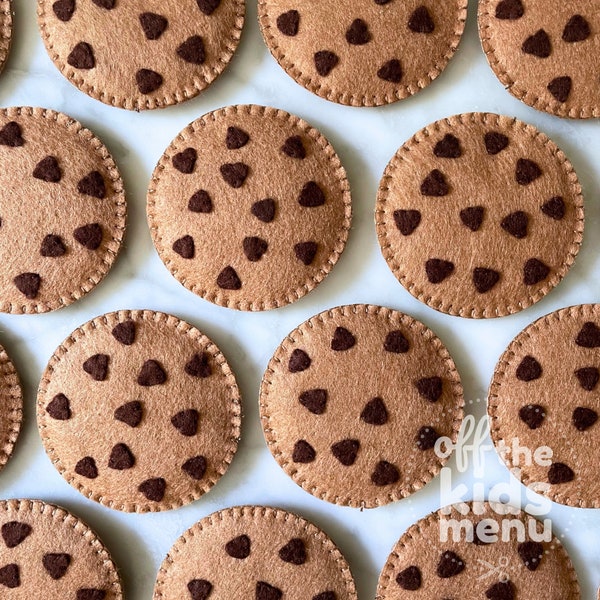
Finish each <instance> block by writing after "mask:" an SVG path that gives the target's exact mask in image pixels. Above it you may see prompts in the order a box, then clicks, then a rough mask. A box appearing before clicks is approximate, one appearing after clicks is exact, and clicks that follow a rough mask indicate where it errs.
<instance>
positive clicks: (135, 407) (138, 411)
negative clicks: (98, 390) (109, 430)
mask: <svg viewBox="0 0 600 600" xmlns="http://www.w3.org/2000/svg"><path fill="white" fill-rule="evenodd" d="M143 413H144V409H143V406H142V403H141V402H139V401H138V400H133V401H132V402H127V403H126V404H123V405H121V406H119V408H117V409H116V410H115V419H116V420H117V421H121V422H122V423H125V424H126V425H129V427H137V426H138V425H139V424H140V423H141V422H142V417H143Z"/></svg>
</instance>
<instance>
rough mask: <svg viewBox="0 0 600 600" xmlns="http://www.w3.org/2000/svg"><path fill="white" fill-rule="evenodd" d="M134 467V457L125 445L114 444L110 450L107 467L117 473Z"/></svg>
mask: <svg viewBox="0 0 600 600" xmlns="http://www.w3.org/2000/svg"><path fill="white" fill-rule="evenodd" d="M134 465H135V456H133V452H131V450H130V449H129V446H127V444H116V445H115V446H114V447H113V449H112V450H111V453H110V457H109V459H108V467H109V468H110V469H115V470H117V471H124V470H126V469H131V468H133V466H134Z"/></svg>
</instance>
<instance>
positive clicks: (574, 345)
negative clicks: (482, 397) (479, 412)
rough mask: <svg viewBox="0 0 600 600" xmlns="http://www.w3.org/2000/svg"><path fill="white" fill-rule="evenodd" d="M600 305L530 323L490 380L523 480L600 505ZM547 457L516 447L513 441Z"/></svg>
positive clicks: (505, 440)
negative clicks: (542, 451)
mask: <svg viewBox="0 0 600 600" xmlns="http://www.w3.org/2000/svg"><path fill="white" fill-rule="evenodd" d="M599 381H600V305H599V304H586V305H580V306H572V307H570V308H564V309H562V310H559V311H557V312H554V313H551V314H549V315H546V316H545V317H543V318H541V319H539V320H537V321H536V322H535V323H533V324H532V325H529V326H528V327H526V328H525V329H524V330H523V331H522V332H521V333H520V334H519V335H518V336H517V337H516V338H515V339H514V340H513V341H512V342H511V343H510V345H509V347H508V348H507V350H506V351H505V352H504V354H503V355H502V357H501V358H500V361H499V362H498V365H497V366H496V372H495V373H494V378H493V380H492V384H491V386H490V392H489V399H488V412H489V416H490V420H491V423H490V427H491V434H492V439H493V440H494V443H495V444H496V449H497V450H498V451H499V452H500V454H501V456H502V458H503V459H504V460H505V461H506V463H507V464H508V465H509V466H511V467H516V468H517V469H518V470H519V472H520V478H521V481H523V483H524V484H526V485H530V486H533V487H534V489H536V490H537V491H538V492H539V493H542V494H544V495H546V496H547V497H548V498H550V499H551V500H553V501H555V502H560V503H561V504H567V505H569V506H576V507H580V508H600V467H599V466H598V461H597V460H596V449H597V448H598V446H599V445H600V423H599V422H598V416H599V414H600V385H599ZM515 438H518V440H519V445H520V446H521V447H524V448H526V449H528V450H529V451H531V452H532V453H534V452H536V450H538V449H539V448H544V449H545V451H546V454H548V455H549V457H548V456H547V457H545V459H547V460H544V461H539V460H535V457H534V459H532V460H527V459H526V457H525V458H524V457H523V456H517V455H514V456H513V454H512V452H513V440H514V439H515Z"/></svg>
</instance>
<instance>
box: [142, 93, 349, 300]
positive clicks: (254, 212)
mask: <svg viewBox="0 0 600 600" xmlns="http://www.w3.org/2000/svg"><path fill="white" fill-rule="evenodd" d="M351 213H352V209H351V201H350V189H349V185H348V180H347V179H346V172H345V171H344V168H343V167H342V165H341V163H340V161H339V158H338V156H337V154H336V153H335V150H334V149H333V148H332V146H331V145H330V144H329V142H328V141H327V140H326V139H325V138H324V137H323V135H321V134H320V133H319V132H318V131H317V130H316V129H314V128H313V127H311V126H310V125H309V124H308V123H306V122H305V121H303V120H302V119H300V118H298V117H295V116H293V115H290V114H288V113H286V112H284V111H282V110H278V109H275V108H267V107H264V106H255V105H244V106H230V107H227V108H223V109H220V110H217V111H214V112H211V113H209V114H207V115H205V116H203V117H202V118H201V119H198V120H197V121H194V122H193V123H191V124H190V125H189V126H188V127H186V129H184V130H183V131H182V132H181V133H180V134H179V135H178V136H177V138H175V140H174V141H173V142H172V144H171V145H170V146H169V148H167V150H166V152H165V154H164V155H163V156H162V158H161V159H160V161H159V163H158V165H157V167H156V169H155V170H154V174H153V176H152V182H151V183H150V189H149V191H148V222H149V225H150V230H151V232H152V236H153V238H154V243H155V245H156V248H157V250H158V254H159V255H160V257H161V258H162V260H163V262H164V263H165V265H166V266H167V268H168V269H169V271H171V273H172V275H173V276H174V277H175V278H176V279H177V280H178V281H179V282H180V283H181V284H182V285H184V286H185V287H186V288H188V289H189V290H191V291H192V292H195V293H196V294H198V295H199V296H202V297H203V298H205V299H206V300H209V301H211V302H214V303H215V304H220V305H221V306H226V307H229V308H236V309H240V310H267V309H272V308H278V307H280V306H283V305H285V304H289V303H290V302H294V301H295V300H298V299H299V298H301V297H302V296H304V295H305V294H307V293H308V292H310V291H311V290H312V289H313V288H315V287H316V286H317V284H319V283H320V282H321V281H322V280H323V279H324V278H325V276H326V275H327V274H328V273H329V272H330V271H331V269H332V268H333V267H334V265H335V264H336V262H337V261H338V259H339V257H340V254H341V253H342V251H343V249H344V247H345V244H346V240H347V238H348V233H349V231H350V221H351Z"/></svg>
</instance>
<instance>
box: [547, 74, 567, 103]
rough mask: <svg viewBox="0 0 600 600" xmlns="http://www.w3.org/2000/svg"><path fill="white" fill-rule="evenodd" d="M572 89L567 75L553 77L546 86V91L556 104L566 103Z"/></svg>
mask: <svg viewBox="0 0 600 600" xmlns="http://www.w3.org/2000/svg"><path fill="white" fill-rule="evenodd" d="M572 87H573V80H572V79H571V78H570V77H569V76H568V75H565V76H563V77H555V78H554V79H553V80H552V81H551V82H550V83H549V84H548V86H547V88H548V91H549V92H550V93H551V94H552V95H553V96H554V97H555V98H556V100H558V102H566V101H567V100H568V99H569V95H570V94H571V88H572Z"/></svg>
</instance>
